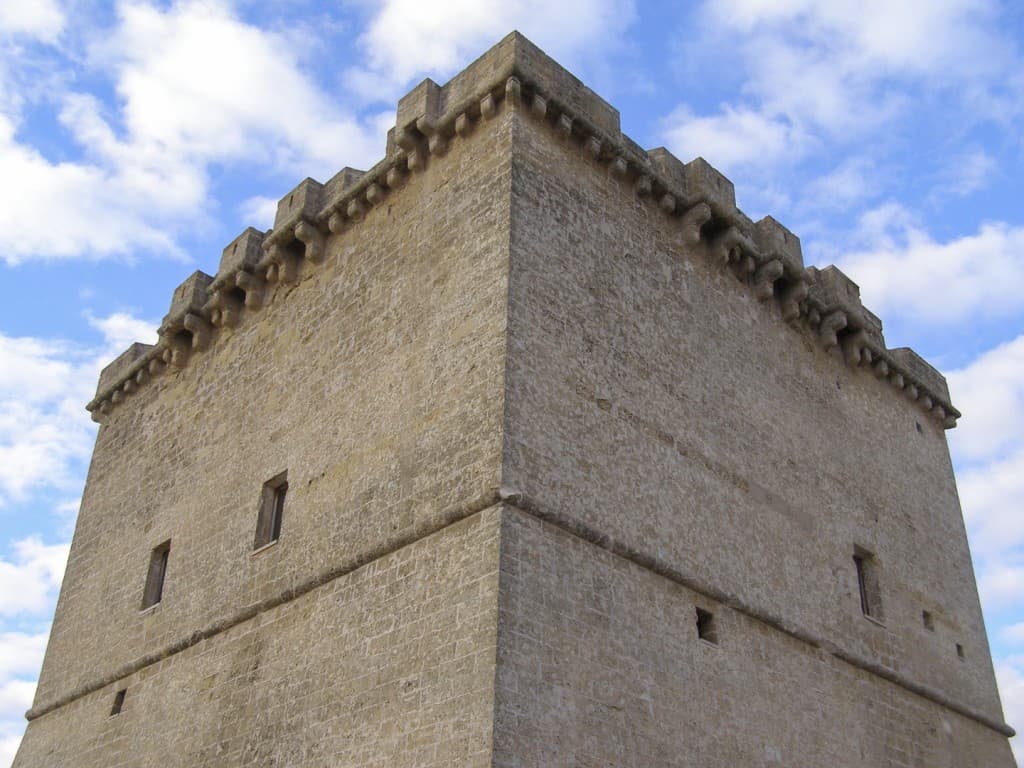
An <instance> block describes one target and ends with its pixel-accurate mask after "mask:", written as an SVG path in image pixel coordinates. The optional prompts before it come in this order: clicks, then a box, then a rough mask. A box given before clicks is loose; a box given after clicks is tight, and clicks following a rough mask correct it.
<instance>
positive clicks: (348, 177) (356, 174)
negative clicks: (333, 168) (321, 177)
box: [322, 166, 366, 200]
mask: <svg viewBox="0 0 1024 768" xmlns="http://www.w3.org/2000/svg"><path fill="white" fill-rule="evenodd" d="M365 175H366V171H359V170H356V169H355V168H349V167H347V166H346V167H345V168H342V169H341V170H340V171H338V172H337V173H336V174H334V175H333V176H332V177H331V178H330V179H329V180H328V181H327V183H326V184H324V188H323V193H322V199H323V200H336V199H338V198H339V197H341V196H342V195H344V194H345V192H347V191H348V190H349V189H351V188H352V186H353V185H354V184H355V183H356V182H357V181H359V180H360V179H361V178H363V176H365Z"/></svg>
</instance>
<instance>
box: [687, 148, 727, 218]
mask: <svg viewBox="0 0 1024 768" xmlns="http://www.w3.org/2000/svg"><path fill="white" fill-rule="evenodd" d="M686 182H687V186H688V188H689V192H690V194H691V195H693V196H694V197H696V198H697V199H699V200H705V201H707V202H708V203H709V204H710V205H711V207H712V209H717V210H716V213H732V212H734V211H735V210H736V190H735V189H734V188H733V185H732V182H731V181H729V180H728V179H727V178H725V176H723V175H722V174H721V173H719V172H718V171H717V170H715V168H713V167H712V166H711V164H710V163H708V161H707V160H705V159H704V158H703V157H698V158H696V159H695V160H691V161H690V162H688V163H687V164H686Z"/></svg>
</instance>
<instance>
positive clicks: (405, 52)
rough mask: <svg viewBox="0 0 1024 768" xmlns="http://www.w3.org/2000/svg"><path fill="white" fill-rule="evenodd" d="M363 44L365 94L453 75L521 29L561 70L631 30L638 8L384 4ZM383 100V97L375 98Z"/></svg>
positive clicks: (624, 3) (571, 3)
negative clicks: (428, 75) (430, 76)
mask: <svg viewBox="0 0 1024 768" xmlns="http://www.w3.org/2000/svg"><path fill="white" fill-rule="evenodd" d="M374 9H375V12H374V14H373V16H372V18H371V19H370V22H369V24H368V27H367V30H366V32H365V33H364V34H363V35H362V36H361V37H360V43H361V45H362V46H363V48H364V50H365V51H366V53H367V64H366V67H365V68H363V69H361V70H358V71H354V72H352V73H351V74H352V76H353V77H354V78H355V79H356V80H357V81H358V82H359V83H361V85H362V87H363V88H364V90H367V91H370V90H371V89H378V90H381V89H383V90H384V91H385V92H387V93H388V95H389V96H390V92H391V91H393V90H394V89H395V88H396V87H398V86H400V85H403V84H405V83H407V82H408V81H409V80H410V79H411V78H413V77H415V76H417V75H420V74H423V73H427V72H429V73H432V74H435V75H436V74H438V73H451V72H453V71H454V70H455V69H456V68H457V67H460V66H463V65H465V64H467V63H468V62H469V60H470V59H471V58H473V57H475V56H477V55H479V54H480V52H481V51H483V50H485V49H487V48H488V47H490V46H491V45H493V44H494V43H495V42H497V41H498V40H499V39H500V38H502V37H504V36H505V35H506V34H507V33H508V32H509V31H510V30H512V29H519V30H520V31H521V32H522V33H523V34H524V35H526V36H527V37H529V38H530V39H531V40H533V42H535V43H536V44H537V45H539V46H540V47H541V48H544V49H545V50H547V52H548V53H549V54H551V55H553V56H555V57H556V58H558V59H559V60H560V61H562V62H563V63H567V64H569V63H572V62H573V61H574V60H576V59H578V58H581V57H586V56H587V55H589V54H590V53H591V52H592V50H593V49H594V47H595V46H596V45H598V44H601V43H603V44H608V43H610V42H611V41H612V40H613V39H614V38H615V37H616V36H617V35H618V34H619V32H620V31H621V30H622V29H623V28H624V27H625V26H627V25H628V24H629V22H630V21H631V20H632V17H633V14H634V2H633V0H565V1H564V2H558V3H551V2H547V1H546V0H450V2H445V3H424V2H421V0H382V2H380V3H378V4H375V5H374ZM377 95H378V96H379V95H380V94H379V93H378V94H377Z"/></svg>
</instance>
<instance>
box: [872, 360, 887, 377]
mask: <svg viewBox="0 0 1024 768" xmlns="http://www.w3.org/2000/svg"><path fill="white" fill-rule="evenodd" d="M873 370H874V372H875V377H876V378H879V379H884V378H885V377H887V376H888V375H889V364H888V363H887V362H885V360H884V359H882V358H878V360H877V361H876V362H875V365H874V368H873Z"/></svg>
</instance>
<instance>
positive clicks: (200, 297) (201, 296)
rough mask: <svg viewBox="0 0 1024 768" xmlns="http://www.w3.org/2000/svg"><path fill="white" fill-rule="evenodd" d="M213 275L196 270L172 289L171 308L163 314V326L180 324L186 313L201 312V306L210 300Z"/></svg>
mask: <svg viewBox="0 0 1024 768" xmlns="http://www.w3.org/2000/svg"><path fill="white" fill-rule="evenodd" d="M212 282H213V276H212V275H208V274H206V273H205V272H202V271H200V270H196V271H195V272H193V273H192V274H191V275H190V276H189V277H188V279H187V280H185V282H183V283H182V284H181V285H179V286H178V287H177V288H175V289H174V295H173V296H172V297H171V308H170V310H169V311H168V312H167V314H166V315H165V316H164V321H163V324H162V325H163V326H169V325H176V324H180V323H181V320H182V318H184V317H185V315H187V314H188V313H190V312H192V313H196V314H201V313H202V310H203V306H204V305H205V304H206V302H207V301H209V300H210V295H209V288H210V284H211V283H212Z"/></svg>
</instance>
